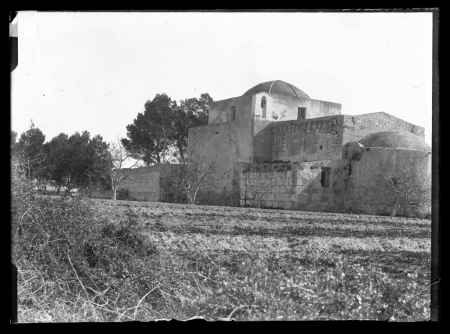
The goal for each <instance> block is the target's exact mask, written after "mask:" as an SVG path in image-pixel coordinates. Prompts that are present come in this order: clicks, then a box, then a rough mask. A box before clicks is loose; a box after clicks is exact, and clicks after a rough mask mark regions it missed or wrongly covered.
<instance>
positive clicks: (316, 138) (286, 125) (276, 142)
mask: <svg viewBox="0 0 450 334" xmlns="http://www.w3.org/2000/svg"><path fill="white" fill-rule="evenodd" d="M342 120H343V118H342V116H339V115H338V116H328V117H319V118H314V119H311V120H309V119H307V120H304V121H289V122H277V123H273V124H272V132H273V135H272V136H273V143H272V160H273V161H290V162H297V161H320V160H338V159H341V155H342V154H341V152H342V136H343V132H342Z"/></svg>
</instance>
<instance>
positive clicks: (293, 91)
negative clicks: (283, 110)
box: [243, 80, 310, 100]
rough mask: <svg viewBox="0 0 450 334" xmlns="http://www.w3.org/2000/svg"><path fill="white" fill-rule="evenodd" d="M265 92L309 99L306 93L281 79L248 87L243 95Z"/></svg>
mask: <svg viewBox="0 0 450 334" xmlns="http://www.w3.org/2000/svg"><path fill="white" fill-rule="evenodd" d="M261 92H266V93H273V94H283V95H288V96H293V97H299V98H301V99H308V100H309V99H310V97H309V96H308V95H306V94H305V93H304V92H302V91H301V90H300V89H298V88H297V87H295V86H294V85H291V84H289V83H287V82H284V81H281V80H273V81H267V82H263V83H260V84H259V85H256V86H255V87H253V88H250V89H249V90H248V91H246V92H245V93H244V95H243V96H248V95H254V94H257V93H261Z"/></svg>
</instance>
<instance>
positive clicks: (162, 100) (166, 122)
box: [121, 94, 177, 166]
mask: <svg viewBox="0 0 450 334" xmlns="http://www.w3.org/2000/svg"><path fill="white" fill-rule="evenodd" d="M176 107H177V104H176V101H172V99H171V98H170V97H169V96H167V95H166V94H157V95H156V96H155V98H154V99H153V100H152V101H147V102H146V103H145V110H144V112H143V113H139V114H138V115H137V117H136V118H135V119H134V121H133V124H129V125H128V126H127V137H128V139H126V138H124V139H122V140H121V142H122V144H123V146H124V148H125V149H126V150H127V151H128V152H129V153H130V154H132V156H133V157H134V158H137V159H141V160H143V161H144V163H145V164H146V165H147V166H150V165H151V164H153V163H161V162H165V158H166V156H165V155H166V153H167V150H168V148H169V146H170V144H171V142H170V137H171V135H172V132H173V122H174V110H176Z"/></svg>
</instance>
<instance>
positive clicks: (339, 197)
mask: <svg viewBox="0 0 450 334" xmlns="http://www.w3.org/2000/svg"><path fill="white" fill-rule="evenodd" d="M236 168H237V169H238V172H237V174H238V175H239V182H238V183H239V194H240V205H241V206H247V205H250V206H253V205H254V204H255V203H254V201H255V199H256V201H258V200H259V199H261V202H260V204H261V205H260V206H261V207H264V208H283V209H293V210H308V211H330V212H338V211H341V210H342V209H343V205H344V201H345V192H344V190H345V182H346V179H347V177H348V161H347V160H332V161H316V162H303V163H263V164H257V163H241V164H238V165H236ZM323 168H325V169H327V170H328V175H329V178H328V181H327V185H326V186H324V185H323V182H322V181H323V180H322V170H323ZM256 205H257V204H256Z"/></svg>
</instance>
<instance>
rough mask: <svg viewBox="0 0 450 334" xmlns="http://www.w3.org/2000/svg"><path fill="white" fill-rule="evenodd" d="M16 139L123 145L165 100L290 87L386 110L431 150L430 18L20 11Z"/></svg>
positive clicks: (361, 108) (345, 105)
mask: <svg viewBox="0 0 450 334" xmlns="http://www.w3.org/2000/svg"><path fill="white" fill-rule="evenodd" d="M16 19H17V20H18V21H17V22H18V34H19V62H18V67H17V68H16V69H15V70H14V72H13V73H12V92H11V95H12V129H13V130H14V131H16V132H18V133H19V135H20V134H21V133H22V132H24V131H26V130H27V128H28V127H29V125H30V121H31V119H32V120H33V122H34V124H35V126H36V127H38V128H40V129H41V130H42V131H43V132H44V134H45V135H46V140H47V141H49V140H50V139H51V138H53V137H54V136H56V135H58V134H59V133H61V132H64V133H66V134H68V135H71V134H73V133H74V132H76V131H79V132H82V131H84V130H87V131H89V132H90V133H91V136H94V135H96V134H100V135H102V136H103V138H104V139H105V140H106V141H111V140H114V138H116V137H117V135H119V136H120V137H124V136H126V126H127V124H130V123H132V122H133V119H134V118H135V117H136V115H137V114H138V113H139V112H143V111H144V104H145V102H146V101H147V100H151V99H153V98H154V97H155V95H156V94H158V93H166V94H167V95H169V96H170V97H171V98H173V99H176V100H180V99H185V98H190V97H199V96H200V94H202V93H209V94H210V95H211V97H212V98H213V99H214V100H222V99H227V98H231V97H236V96H240V95H242V94H243V93H245V92H246V91H247V90H248V89H249V88H251V87H253V86H255V85H257V84H258V83H261V82H265V81H269V80H276V79H277V80H283V81H285V82H288V83H291V84H293V85H294V86H296V87H298V88H300V89H301V90H302V91H304V92H305V93H306V94H308V95H309V96H310V97H311V98H312V99H317V100H325V101H331V102H337V103H341V104H342V114H352V115H357V114H364V113H371V112H377V111H384V112H387V113H389V114H391V115H394V116H396V117H399V118H402V119H404V120H406V121H408V122H411V123H414V124H417V125H420V126H424V127H425V140H426V142H427V143H428V144H429V145H431V131H432V129H431V117H432V13H257V12H256V13H159V12H158V13H148V12H146V13H143V12H135V13H127V12H124V13H101V12H95V13H63V12H59V13H54V12H53V13H52V12H50V13H45V12H39V13H37V12H34V13H32V14H30V12H20V13H19V14H18V16H17V18H16Z"/></svg>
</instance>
